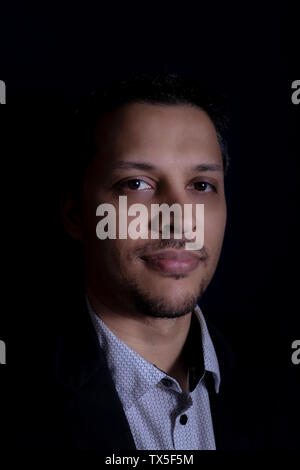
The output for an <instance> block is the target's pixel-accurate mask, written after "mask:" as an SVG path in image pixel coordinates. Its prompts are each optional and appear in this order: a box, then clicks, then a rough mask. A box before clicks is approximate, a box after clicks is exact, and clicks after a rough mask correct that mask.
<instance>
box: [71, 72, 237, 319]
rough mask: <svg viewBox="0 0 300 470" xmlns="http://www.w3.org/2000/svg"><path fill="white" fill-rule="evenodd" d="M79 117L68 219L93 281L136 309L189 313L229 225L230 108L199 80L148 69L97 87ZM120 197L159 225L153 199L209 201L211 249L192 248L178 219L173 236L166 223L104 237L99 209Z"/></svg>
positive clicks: (115, 302) (107, 296)
mask: <svg viewBox="0 0 300 470" xmlns="http://www.w3.org/2000/svg"><path fill="white" fill-rule="evenodd" d="M77 122H78V128H77V132H76V136H75V142H76V145H75V146H74V151H73V160H71V161H70V165H71V167H72V170H73V173H72V172H71V174H72V178H71V183H72V184H73V186H72V185H71V186H70V193H69V196H68V197H67V198H66V200H65V203H64V224H65V227H66V230H67V231H68V233H69V234H70V235H71V236H72V237H73V238H77V239H78V240H80V241H81V244H82V248H83V254H84V260H85V276H86V282H87V285H88V286H89V289H91V290H92V292H93V294H94V295H95V296H96V297H98V298H99V300H101V301H102V302H103V303H104V304H105V305H106V306H108V307H110V308H111V309H117V310H118V311H120V310H123V311H124V312H127V313H128V314H130V313H131V314H138V315H150V316H155V317H159V316H164V317H174V316H180V315H184V314H186V313H189V312H190V311H191V309H192V308H193V306H194V305H195V303H196V302H197V299H198V298H199V297H200V296H201V295H202V293H203V292H204V290H205V289H206V287H207V285H208V284H209V282H210V280H211V278H212V276H213V274H214V272H215V269H216V266H217V262H218V259H219V255H220V251H221V247H222V242H223V236H224V230H225V224H226V202H225V194H224V171H226V169H227V165H228V155H227V146H226V137H225V131H226V117H225V116H224V114H223V111H222V108H221V107H220V106H219V103H218V102H217V101H216V100H215V98H214V97H213V96H212V95H211V94H209V93H208V92H207V91H206V90H204V89H203V88H201V87H200V85H199V84H197V83H195V82H193V83H192V82H190V81H186V80H180V79H178V78H176V77H174V76H166V77H156V78H151V77H141V78H137V79H134V80H130V81H127V82H121V83H119V84H113V85H112V86H111V87H109V88H107V89H106V90H105V91H104V92H103V91H102V92H98V93H95V94H94V95H93V96H92V97H91V98H90V100H89V101H88V103H86V104H85V105H84V106H83V108H82V110H81V111H79V113H78V116H77ZM74 183H75V185H74ZM119 196H127V201H128V206H130V205H132V204H134V203H140V204H144V206H146V207H147V208H148V209H149V225H150V223H151V220H150V214H151V205H152V204H162V203H166V204H168V205H169V206H171V205H172V204H174V203H177V204H179V205H180V206H181V207H182V208H183V207H184V204H192V205H193V206H195V205H196V204H204V247H203V248H202V249H201V250H199V251H197V252H196V251H195V252H193V251H191V252H190V251H188V252H187V251H186V250H185V249H184V247H185V239H184V234H182V235H183V237H182V239H181V240H179V239H175V238H174V232H173V229H174V220H173V219H171V227H170V229H171V239H169V240H168V239H163V237H162V229H163V227H162V226H161V225H160V227H159V233H160V236H159V239H150V238H149V239H131V238H130V237H127V238H126V239H119V238H118V237H117V238H116V239H106V240H99V238H98V237H97V235H96V226H97V223H98V221H99V217H97V216H96V209H97V207H98V206H99V205H100V204H103V203H109V204H112V205H113V206H114V207H115V208H116V213H117V214H118V206H119ZM130 219H131V218H130V217H128V223H129V222H130ZM193 229H195V218H194V217H193ZM117 234H118V221H117Z"/></svg>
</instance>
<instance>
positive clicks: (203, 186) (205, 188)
mask: <svg viewBox="0 0 300 470" xmlns="http://www.w3.org/2000/svg"><path fill="white" fill-rule="evenodd" d="M192 185H193V186H194V189H195V190H196V191H200V192H202V193H208V192H209V191H214V192H217V190H216V187H215V186H214V185H212V184H210V183H207V182H206V181H196V182H195V183H192Z"/></svg>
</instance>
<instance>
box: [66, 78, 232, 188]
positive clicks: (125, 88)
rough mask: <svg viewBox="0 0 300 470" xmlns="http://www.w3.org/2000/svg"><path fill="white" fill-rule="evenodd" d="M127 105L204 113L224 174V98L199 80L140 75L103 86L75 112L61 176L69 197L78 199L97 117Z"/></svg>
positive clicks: (92, 147) (93, 146) (93, 143)
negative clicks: (189, 108) (182, 108)
mask: <svg viewBox="0 0 300 470" xmlns="http://www.w3.org/2000/svg"><path fill="white" fill-rule="evenodd" d="M129 103H150V104H169V105H180V104H186V105H192V106H195V107H198V108H200V109H202V110H203V111H205V112H206V113H207V115H208V116H209V117H210V119H211V121H212V122H213V124H214V126H215V130H216V133H217V137H218V140H219V144H220V148H221V152H222V157H223V166H224V173H225V174H226V172H227V169H228V165H229V155H228V140H227V135H228V127H229V126H228V122H229V119H228V113H227V101H226V99H225V97H224V95H221V94H218V93H216V92H213V91H212V90H210V89H208V88H207V86H205V85H204V84H203V83H201V82H200V81H199V80H196V79H191V78H184V77H181V76H179V75H178V74H170V73H169V74H162V73H160V74H154V75H150V74H142V75H138V76H132V77H129V78H126V79H121V80H115V81H111V82H110V83H108V84H106V85H103V86H102V87H101V88H99V89H97V90H95V91H93V92H92V93H91V94H90V95H89V96H88V97H87V98H84V99H83V100H82V102H81V104H80V105H79V106H78V107H77V108H76V110H75V113H74V116H73V122H72V125H71V134H70V136H69V139H68V149H67V153H68V154H69V158H67V168H66V172H67V175H65V176H66V177H67V181H68V183H67V187H68V190H69V191H70V192H71V193H73V194H74V195H75V194H77V196H79V194H80V192H81V186H82V179H83V175H84V172H85V170H86V168H87V166H88V164H89V162H90V161H91V159H92V157H93V156H94V155H95V154H96V152H97V147H96V139H95V128H96V125H97V123H98V121H99V119H100V117H101V116H103V115H104V114H106V113H108V112H109V111H112V110H114V109H116V108H118V107H120V106H122V105H125V104H129ZM64 182H66V181H64ZM64 189H66V187H65V188H64Z"/></svg>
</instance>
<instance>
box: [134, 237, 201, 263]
mask: <svg viewBox="0 0 300 470" xmlns="http://www.w3.org/2000/svg"><path fill="white" fill-rule="evenodd" d="M186 241H187V240H185V239H184V238H183V239H179V240H175V239H174V238H171V239H161V240H155V241H154V242H152V243H147V245H144V246H142V247H139V248H138V249H137V250H136V254H137V255H138V256H139V257H141V256H149V255H151V254H153V253H155V252H156V251H161V250H165V249H174V250H184V249H185V244H186ZM189 251H191V252H193V250H189ZM195 253H197V254H198V256H199V257H201V258H202V259H203V260H206V259H207V258H208V252H207V249H206V247H205V246H203V247H202V248H201V250H198V251H196V252H195Z"/></svg>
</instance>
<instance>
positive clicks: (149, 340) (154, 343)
mask: <svg viewBox="0 0 300 470" xmlns="http://www.w3.org/2000/svg"><path fill="white" fill-rule="evenodd" d="M86 290H87V295H88V298H89V301H90V303H91V306H92V308H93V310H94V311H95V313H96V314H97V315H98V316H99V317H100V318H101V320H102V321H103V322H104V323H105V325H106V326H107V327H108V328H109V329H110V330H111V331H112V332H113V333H114V334H115V335H116V336H117V337H118V338H119V339H120V340H121V341H123V342H124V343H125V344H126V345H127V346H129V347H130V348H131V349H133V350H134V351H135V352H137V353H138V354H139V355H140V356H142V357H143V358H144V359H146V360H147V361H149V362H151V363H152V364H154V365H155V366H156V367H158V368H159V369H161V370H162V371H164V372H166V373H167V374H168V375H170V376H171V377H174V378H175V379H176V380H177V381H178V382H179V384H180V385H181V388H182V389H183V390H184V391H186V379H187V368H186V365H185V363H184V360H183V356H182V350H183V346H184V344H185V341H186V338H187V335H188V332H189V328H190V323H191V312H190V313H188V314H187V315H183V316H181V317H177V318H152V317H148V316H145V315H143V314H137V313H135V314H130V313H129V312H127V311H124V310H122V309H121V308H120V309H117V308H115V307H114V308H113V309H112V308H110V307H109V306H108V305H107V304H105V303H104V302H103V301H102V300H101V299H99V297H98V296H96V295H95V294H94V293H93V292H92V290H91V289H90V288H89V287H88V286H86Z"/></svg>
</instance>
